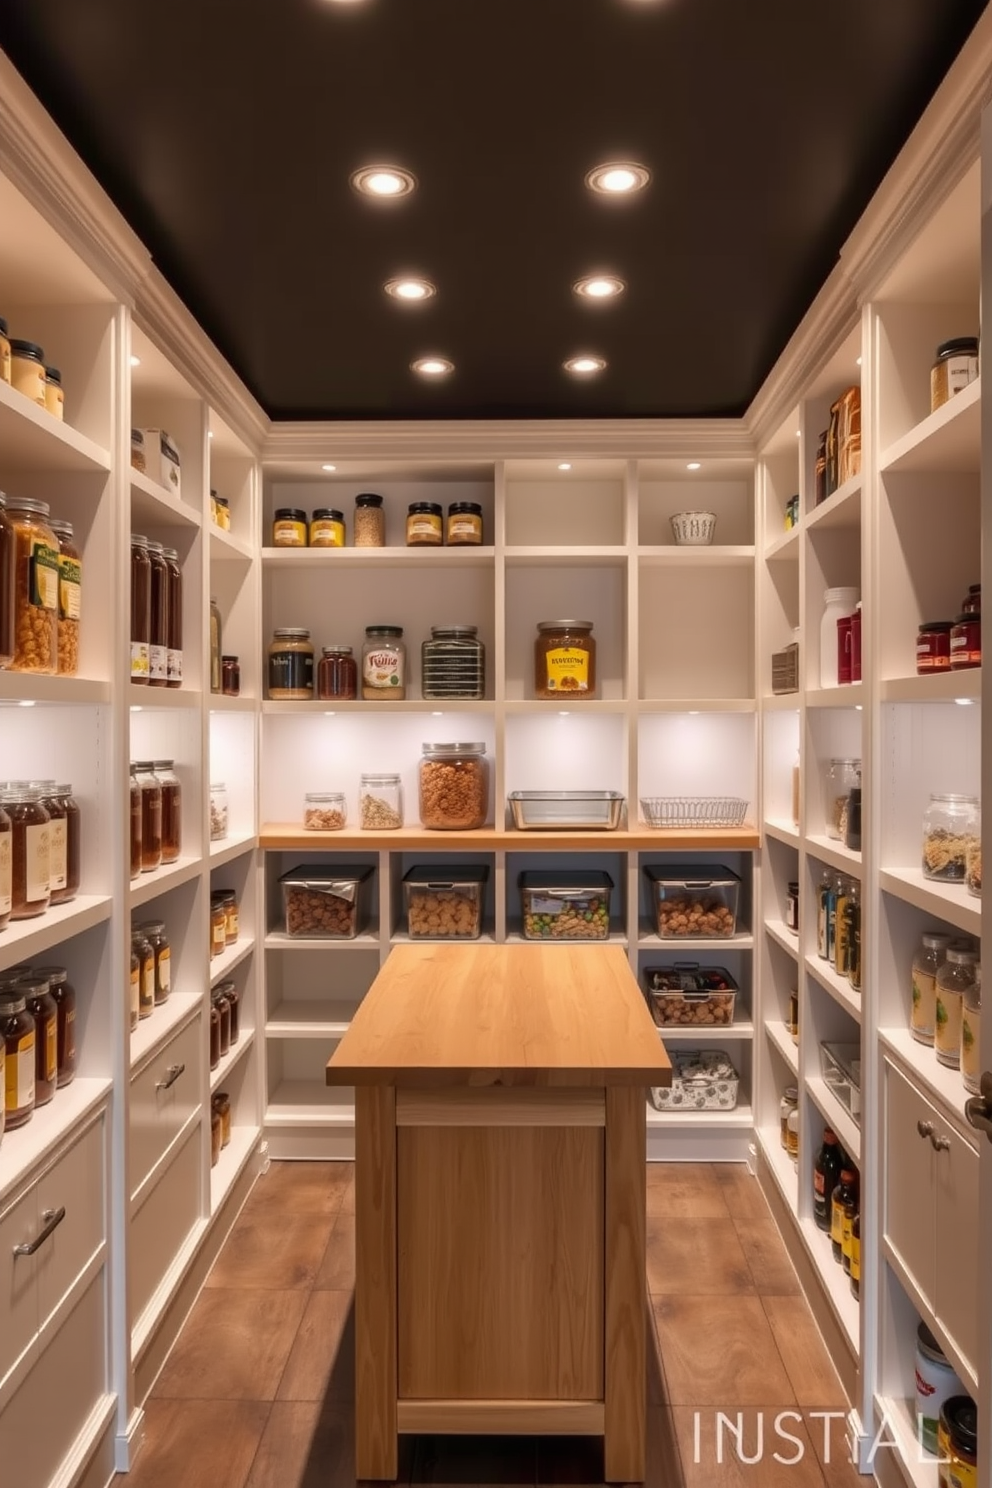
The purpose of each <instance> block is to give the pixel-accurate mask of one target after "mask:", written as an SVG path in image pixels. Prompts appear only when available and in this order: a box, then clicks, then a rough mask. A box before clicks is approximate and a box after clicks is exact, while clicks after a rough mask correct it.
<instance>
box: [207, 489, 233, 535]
mask: <svg viewBox="0 0 992 1488" xmlns="http://www.w3.org/2000/svg"><path fill="white" fill-rule="evenodd" d="M210 495H211V497H212V498H213V503H214V521H215V522H216V523H217V526H218V527H219V528H220V530H221V531H222V532H230V530H231V503H230V502H229V501H228V499H227V497H226V496H218V495H217V493H216V491H211V493H210Z"/></svg>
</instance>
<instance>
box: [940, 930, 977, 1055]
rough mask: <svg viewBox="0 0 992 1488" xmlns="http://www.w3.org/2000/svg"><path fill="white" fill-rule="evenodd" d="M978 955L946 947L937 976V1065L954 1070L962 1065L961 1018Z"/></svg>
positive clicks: (972, 982) (974, 980) (972, 985)
mask: <svg viewBox="0 0 992 1488" xmlns="http://www.w3.org/2000/svg"><path fill="white" fill-rule="evenodd" d="M978 977H979V967H978V952H977V951H965V950H961V949H959V948H958V947H957V946H953V945H952V946H949V947H948V950H947V958H946V960H945V961H944V964H943V966H941V967H940V969H939V971H938V972H937V1007H936V1017H935V1020H934V1040H933V1045H934V1049H935V1051H936V1054H937V1061H938V1063H939V1064H945V1065H947V1067H948V1068H949V1069H957V1068H958V1067H959V1065H960V1063H961V1014H962V1011H963V999H964V994H965V993H966V992H967V991H969V989H971V988H972V987H974V985H975V983H976V982H977V981H978Z"/></svg>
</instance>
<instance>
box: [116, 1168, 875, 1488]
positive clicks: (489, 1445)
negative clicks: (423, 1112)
mask: <svg viewBox="0 0 992 1488" xmlns="http://www.w3.org/2000/svg"><path fill="white" fill-rule="evenodd" d="M354 1275H355V1220H354V1186H353V1177H352V1169H351V1167H350V1165H349V1164H346V1163H273V1164H272V1165H271V1167H270V1169H269V1171H268V1172H267V1173H266V1174H265V1175H263V1177H261V1178H260V1179H259V1181H258V1183H257V1184H256V1185H255V1188H254V1190H253V1191H252V1194H251V1196H250V1198H249V1199H248V1202H247V1204H246V1205H245V1207H244V1210H243V1211H242V1213H241V1216H240V1217H239V1219H238V1222H237V1224H236V1225H235V1227H234V1229H233V1230H232V1232H231V1235H230V1237H229V1238H228V1241H227V1243H226V1245H225V1247H224V1249H223V1251H222V1253H221V1255H220V1257H219V1258H218V1260H217V1263H216V1265H215V1266H214V1268H213V1271H212V1272H211V1274H210V1277H209V1279H208V1282H207V1285H206V1287H205V1288H204V1290H203V1292H202V1293H201V1295H200V1298H199V1300H198V1301H197V1303H196V1306H195V1307H194V1309H193V1311H192V1313H191V1314H190V1317H189V1319H188V1321H187V1323H186V1326H185V1327H184V1329H183V1332H182V1334H181V1335H180V1338H179V1340H178V1342H177V1344H176V1347H175V1349H174V1350H173V1352H172V1354H171V1355H170V1357H169V1359H168V1361H167V1363H166V1365H165V1368H164V1369H163V1371H162V1373H161V1375H160V1377H159V1379H158V1382H157V1383H156V1386H155V1388H154V1390H153V1391H152V1394H151V1396H150V1397H149V1399H148V1401H147V1403H146V1426H145V1440H144V1444H143V1445H142V1447H141V1450H140V1452H139V1454H138V1456H137V1459H136V1463H135V1467H134V1469H133V1471H132V1472H131V1473H130V1474H128V1475H126V1476H124V1475H121V1476H119V1478H118V1479H116V1480H115V1484H119V1485H120V1488H342V1485H346V1484H351V1483H353V1482H354V1425H353V1411H354V1404H353V1402H354V1369H353V1357H354V1332H353V1327H354V1316H353V1288H354ZM647 1281H648V1287H647V1290H648V1307H649V1311H650V1326H649V1332H648V1336H649V1351H648V1380H647V1390H648V1478H647V1481H648V1483H649V1485H650V1488H704V1485H705V1488H713V1485H715V1488H857V1485H858V1484H863V1483H864V1482H865V1481H866V1480H865V1479H862V1478H859V1477H858V1476H857V1474H856V1473H855V1472H854V1469H853V1468H852V1467H851V1466H850V1464H849V1463H848V1462H847V1461H846V1460H845V1458H844V1431H843V1426H844V1422H843V1421H842V1420H838V1419H833V1420H829V1421H824V1420H823V1419H822V1413H823V1412H830V1411H841V1410H843V1409H844V1408H845V1402H844V1397H843V1393H842V1391H841V1388H840V1384H839V1382H838V1380H837V1376H836V1374H835V1373H834V1370H833V1368H832V1366H831V1364H830V1360H829V1358H828V1356H827V1353H826V1350H825V1349H824V1346H823V1344H822V1342H821V1340H820V1336H819V1334H818V1332H817V1330H816V1326H815V1324H814V1322H813V1319H812V1316H811V1314H810V1312H809V1309H808V1308H807V1306H806V1303H805V1301H804V1299H803V1297H802V1294H801V1292H800V1290H799V1286H798V1283H797V1281H796V1276H795V1273H794V1271H793V1269H792V1266H791V1263H790V1261H789V1257H788V1255H787V1253H786V1251H785V1248H784V1246H783V1244H782V1241H781V1239H780V1238H779V1235H778V1232H777V1230H776V1229H775V1226H774V1224H773V1222H772V1219H771V1216H770V1214H769V1212H768V1208H767V1206H766V1204H765V1201H764V1198H763V1197H762V1194H761V1192H760V1189H759V1188H758V1184H757V1182H756V1180H755V1179H754V1178H753V1177H751V1175H750V1174H749V1173H748V1172H747V1171H746V1169H745V1168H743V1167H739V1166H729V1165H728V1166H721V1165H710V1166H704V1165H685V1164H651V1165H649V1167H648V1247H647ZM721 1422H722V1423H723V1424H722V1425H721ZM400 1441H401V1448H400V1479H399V1481H400V1482H401V1483H409V1484H414V1483H438V1484H440V1483H443V1484H448V1485H459V1484H466V1485H467V1484H475V1483H485V1484H492V1485H500V1484H517V1483H524V1484H563V1485H569V1484H575V1485H580V1484H581V1485H587V1484H590V1485H595V1484H597V1483H600V1482H602V1472H603V1452H602V1444H601V1442H598V1441H595V1440H588V1439H584V1438H576V1439H571V1438H561V1437H549V1438H540V1439H536V1440H535V1439H533V1438H529V1439H522V1440H517V1439H499V1438H457V1437H427V1436H424V1437H401V1439H400ZM745 1459H751V1460H750V1461H746V1460H745Z"/></svg>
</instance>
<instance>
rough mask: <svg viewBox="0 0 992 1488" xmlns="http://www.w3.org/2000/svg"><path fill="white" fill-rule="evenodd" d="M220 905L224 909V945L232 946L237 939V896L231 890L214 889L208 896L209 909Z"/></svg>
mask: <svg viewBox="0 0 992 1488" xmlns="http://www.w3.org/2000/svg"><path fill="white" fill-rule="evenodd" d="M217 904H220V905H223V908H224V918H225V925H224V944H225V945H229V946H232V945H234V944H235V943H236V942H237V939H238V928H239V927H238V896H237V894H235V892H234V890H233V889H214V891H213V893H212V894H211V895H210V908H211V910H213V908H214V906H215V905H217Z"/></svg>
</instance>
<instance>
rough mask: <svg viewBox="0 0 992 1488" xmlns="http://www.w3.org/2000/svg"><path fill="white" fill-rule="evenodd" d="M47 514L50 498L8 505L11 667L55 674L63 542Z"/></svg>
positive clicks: (56, 668) (23, 500) (24, 498)
mask: <svg viewBox="0 0 992 1488" xmlns="http://www.w3.org/2000/svg"><path fill="white" fill-rule="evenodd" d="M48 512H49V507H48V502H47V501H34V500H30V499H28V498H26V497H22V498H18V499H17V500H11V501H9V502H8V505H7V517H8V520H9V521H10V523H11V525H12V527H13V529H14V536H15V540H16V550H15V573H14V656H13V660H12V661H11V663H10V668H11V671H14V672H37V673H39V674H40V675H42V676H48V677H52V676H54V675H55V673H56V672H57V671H58V625H59V540H58V538H57V537H56V536H55V533H54V532H53V531H52V528H51V524H50V522H49V520H48Z"/></svg>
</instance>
